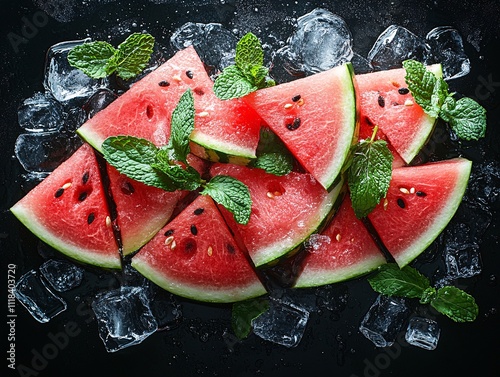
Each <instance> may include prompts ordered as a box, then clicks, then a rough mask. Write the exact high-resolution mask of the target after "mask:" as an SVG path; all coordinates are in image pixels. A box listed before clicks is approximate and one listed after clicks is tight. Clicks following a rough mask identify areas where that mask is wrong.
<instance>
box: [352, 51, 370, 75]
mask: <svg viewBox="0 0 500 377" xmlns="http://www.w3.org/2000/svg"><path fill="white" fill-rule="evenodd" d="M351 63H352V67H353V68H354V72H355V73H356V74H358V75H359V74H362V73H370V72H373V67H372V65H371V64H370V62H369V61H368V59H366V58H365V57H363V56H361V55H360V54H358V53H356V52H355V53H354V54H353V55H352V58H351Z"/></svg>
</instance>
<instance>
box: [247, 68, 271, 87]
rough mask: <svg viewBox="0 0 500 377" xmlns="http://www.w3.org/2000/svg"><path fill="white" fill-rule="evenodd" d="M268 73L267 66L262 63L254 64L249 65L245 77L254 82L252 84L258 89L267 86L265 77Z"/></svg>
mask: <svg viewBox="0 0 500 377" xmlns="http://www.w3.org/2000/svg"><path fill="white" fill-rule="evenodd" d="M268 73H269V69H268V68H267V67H264V66H262V65H254V66H250V67H249V69H248V70H247V71H246V77H247V78H248V80H249V81H250V82H252V83H254V85H255V86H256V87H257V88H259V89H260V88H265V87H266V86H267V84H266V77H267V74H268Z"/></svg>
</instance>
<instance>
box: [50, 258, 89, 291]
mask: <svg viewBox="0 0 500 377" xmlns="http://www.w3.org/2000/svg"><path fill="white" fill-rule="evenodd" d="M40 272H41V273H42V276H43V277H44V278H45V279H46V280H47V281H48V282H49V283H50V285H51V286H52V287H53V288H54V289H55V290H56V291H58V292H65V291H69V290H70V289H73V288H76V287H78V286H79V285H80V284H81V282H82V279H83V269H82V268H80V267H78V266H75V265H74V264H73V263H70V262H68V261H65V260H57V259H49V260H48V261H46V262H45V263H44V264H42V265H41V266H40Z"/></svg>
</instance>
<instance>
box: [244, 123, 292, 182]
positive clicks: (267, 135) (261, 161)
mask: <svg viewBox="0 0 500 377" xmlns="http://www.w3.org/2000/svg"><path fill="white" fill-rule="evenodd" d="M256 154H257V158H256V159H255V160H253V161H252V162H251V163H250V166H252V167H255V168H260V169H264V170H265V171H266V172H268V173H270V174H274V175H286V174H288V173H290V172H291V171H292V169H293V157H292V154H291V153H290V152H289V151H288V149H287V148H286V146H285V144H283V142H282V141H281V139H280V138H279V137H278V136H276V134H275V133H274V132H272V131H271V129H270V128H268V127H262V128H261V129H260V138H259V144H258V146H257V151H256Z"/></svg>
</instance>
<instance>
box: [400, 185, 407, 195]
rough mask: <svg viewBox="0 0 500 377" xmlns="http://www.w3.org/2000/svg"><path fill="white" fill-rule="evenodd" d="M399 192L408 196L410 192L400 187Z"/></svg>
mask: <svg viewBox="0 0 500 377" xmlns="http://www.w3.org/2000/svg"><path fill="white" fill-rule="evenodd" d="M399 191H401V192H402V193H403V194H409V193H410V191H408V189H407V188H405V187H400V188H399Z"/></svg>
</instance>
